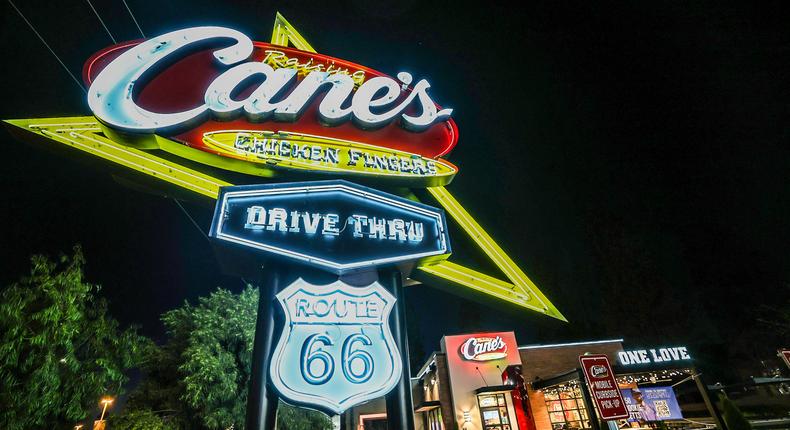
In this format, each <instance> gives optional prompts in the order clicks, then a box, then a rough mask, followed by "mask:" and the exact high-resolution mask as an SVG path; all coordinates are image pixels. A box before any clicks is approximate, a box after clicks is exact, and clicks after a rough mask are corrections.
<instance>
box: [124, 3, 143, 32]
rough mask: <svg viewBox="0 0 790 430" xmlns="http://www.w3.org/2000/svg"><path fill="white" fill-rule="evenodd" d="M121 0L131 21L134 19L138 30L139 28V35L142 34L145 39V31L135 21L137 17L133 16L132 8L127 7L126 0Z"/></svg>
mask: <svg viewBox="0 0 790 430" xmlns="http://www.w3.org/2000/svg"><path fill="white" fill-rule="evenodd" d="M121 1H122V2H123V5H124V6H126V10H127V11H128V12H129V15H130V16H131V17H132V21H134V25H136V26H137V29H138V30H140V35H141V36H143V39H145V33H143V29H142V28H140V24H138V23H137V18H135V17H134V14H133V13H132V10H131V9H129V5H128V4H126V0H121Z"/></svg>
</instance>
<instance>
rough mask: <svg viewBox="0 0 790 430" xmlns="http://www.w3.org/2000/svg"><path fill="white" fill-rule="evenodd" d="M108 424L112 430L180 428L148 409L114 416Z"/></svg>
mask: <svg viewBox="0 0 790 430" xmlns="http://www.w3.org/2000/svg"><path fill="white" fill-rule="evenodd" d="M108 422H109V423H108V425H107V427H108V428H110V429H112V430H178V429H179V428H180V427H179V424H178V423H176V422H174V420H173V419H172V418H168V417H164V418H163V417H162V416H160V415H157V414H156V413H155V412H153V411H150V410H148V409H144V410H132V411H128V412H125V413H123V414H121V415H113V416H110V418H109V419H108Z"/></svg>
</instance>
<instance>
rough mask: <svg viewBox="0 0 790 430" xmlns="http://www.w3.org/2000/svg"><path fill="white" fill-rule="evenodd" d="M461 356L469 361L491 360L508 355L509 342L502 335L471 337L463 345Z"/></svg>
mask: <svg viewBox="0 0 790 430" xmlns="http://www.w3.org/2000/svg"><path fill="white" fill-rule="evenodd" d="M460 352H461V357H463V358H464V359H465V360H469V361H489V360H498V359H501V358H505V357H507V344H506V343H505V341H504V340H502V338H501V337H500V336H496V337H470V338H469V339H467V340H466V341H465V342H464V343H463V344H462V345H461V351H460Z"/></svg>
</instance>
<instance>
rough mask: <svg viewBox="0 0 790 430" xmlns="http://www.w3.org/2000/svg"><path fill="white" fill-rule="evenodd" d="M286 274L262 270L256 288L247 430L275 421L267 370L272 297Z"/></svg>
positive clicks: (274, 400) (269, 426) (273, 395)
mask: <svg viewBox="0 0 790 430" xmlns="http://www.w3.org/2000/svg"><path fill="white" fill-rule="evenodd" d="M285 274H286V271H285V270H284V269H283V268H275V267H272V268H264V269H263V277H262V279H261V282H260V285H259V286H258V294H259V296H258V318H257V320H256V322H255V341H254V342H255V343H254V344H253V349H252V376H251V377H250V388H249V392H248V394H247V421H246V428H247V429H250V430H270V429H274V428H275V424H276V421H277V404H278V402H279V399H278V397H277V393H276V392H275V391H274V390H272V389H271V387H270V383H269V372H268V369H269V366H270V364H271V357H272V348H273V345H274V339H275V333H276V331H275V327H276V325H277V322H276V318H275V308H274V306H275V303H274V302H275V300H276V298H275V296H276V295H277V293H278V292H279V291H280V290H281V289H282V283H283V281H284V279H283V278H284V276H285Z"/></svg>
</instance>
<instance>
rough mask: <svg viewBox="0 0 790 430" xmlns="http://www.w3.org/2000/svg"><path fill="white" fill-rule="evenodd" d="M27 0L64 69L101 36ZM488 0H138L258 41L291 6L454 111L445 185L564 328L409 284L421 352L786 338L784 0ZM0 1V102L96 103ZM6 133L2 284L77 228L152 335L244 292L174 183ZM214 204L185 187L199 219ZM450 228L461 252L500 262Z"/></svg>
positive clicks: (103, 274) (175, 23)
mask: <svg viewBox="0 0 790 430" xmlns="http://www.w3.org/2000/svg"><path fill="white" fill-rule="evenodd" d="M17 3H18V5H19V7H20V9H21V10H22V11H23V12H24V13H25V14H26V16H27V17H28V18H29V19H30V20H31V21H32V22H33V24H34V25H35V26H36V28H37V29H38V30H39V31H40V32H41V33H42V35H43V36H44V38H45V39H46V40H47V41H48V42H49V43H50V44H51V45H52V47H53V49H54V50H55V52H57V53H58V54H59V55H60V56H61V57H62V59H63V61H64V62H65V63H66V65H67V66H68V67H69V69H70V70H71V71H72V72H74V73H75V74H79V72H80V70H81V67H82V63H83V62H84V61H85V59H87V58H88V57H89V56H90V55H91V54H92V53H93V52H95V51H97V50H99V49H101V48H103V47H105V46H107V45H110V44H111V41H110V39H109V36H107V34H106V33H105V32H104V31H103V29H102V27H101V25H100V23H99V22H98V20H97V19H96V17H95V16H94V15H93V14H92V12H91V10H90V9H89V7H88V5H87V4H86V3H85V2H84V1H81V0H64V1H60V2H44V1H24V2H23V1H17ZM93 3H94V5H95V6H96V8H97V9H98V11H99V12H100V13H101V15H102V18H104V20H105V22H106V23H107V25H108V27H109V28H110V30H111V31H112V33H113V34H114V36H115V37H116V38H117V39H118V40H128V39H134V38H138V37H139V34H138V33H137V31H136V28H135V27H134V25H133V23H132V21H131V19H130V18H129V15H128V14H127V13H126V11H125V9H124V7H123V4H122V3H121V2H120V1H115V0H113V1H110V0H94V2H93ZM488 3H489V2H480V3H479V4H478V6H477V7H469V8H460V7H459V6H458V5H459V4H460V3H459V2H445V3H440V2H416V1H413V0H402V1H399V2H397V3H396V4H395V5H386V4H379V3H378V2H369V1H361V0H359V1H351V2H343V1H341V2H333V3H330V4H327V3H325V2H321V3H318V2H317V3H311V2H301V1H289V2H284V3H283V4H281V5H276V4H275V3H273V2H242V1H222V2H220V1H216V0H215V1H192V2H187V1H183V0H158V1H156V2H149V1H142V0H128V4H129V6H130V7H131V8H132V10H133V11H134V12H135V15H136V17H137V18H138V20H139V22H140V25H141V26H142V28H143V30H144V31H145V32H146V34H147V35H149V36H151V35H158V34H161V33H164V32H167V31H170V30H174V29H177V28H183V27H187V26H194V25H205V24H212V25H225V26H230V27H233V28H236V29H239V30H241V31H243V32H245V33H246V34H248V35H249V36H251V37H252V38H253V39H256V40H263V41H267V40H268V38H269V36H270V34H271V24H272V21H273V18H274V14H275V11H277V10H279V11H280V12H282V13H283V14H284V15H285V16H286V17H287V18H288V19H289V20H290V21H291V22H292V23H293V24H294V25H295V26H297V28H299V29H300V31H301V32H302V34H303V35H305V36H306V37H307V38H308V40H309V41H310V42H311V43H312V45H313V46H314V47H315V48H316V49H317V50H318V51H319V52H321V53H324V54H328V55H332V56H336V57H339V58H343V59H348V60H351V61H354V62H357V63H360V64H363V65H366V66H369V67H372V68H374V69H377V70H380V71H382V72H385V73H388V74H395V73H396V72H398V71H401V70H409V71H411V72H413V73H414V74H415V77H417V78H420V77H425V78H427V79H429V80H430V82H431V84H432V88H431V94H432V96H433V98H434V99H435V100H436V101H437V102H438V103H440V104H442V105H444V106H448V107H452V108H454V109H455V111H454V114H453V116H454V118H455V121H456V122H457V124H458V126H459V128H460V136H461V137H460V141H459V143H458V146H457V147H456V149H455V151H454V152H453V153H452V154H451V156H450V160H451V161H452V162H454V163H455V164H457V165H458V166H459V167H460V168H461V172H460V174H459V175H458V176H457V178H456V179H455V181H454V182H453V184H452V185H451V186H450V190H451V191H452V192H453V193H454V194H455V195H456V197H457V198H458V199H459V200H460V201H461V202H462V203H464V205H465V206H466V207H467V209H468V210H469V211H470V212H472V213H473V214H475V215H476V216H477V217H478V221H479V222H480V223H481V224H482V225H483V226H484V227H486V228H487V229H488V231H489V232H490V233H491V234H492V235H493V236H494V237H495V238H496V239H498V240H499V242H500V244H501V245H502V246H503V248H504V249H505V250H506V251H508V252H509V253H510V255H511V256H512V257H513V258H514V259H515V260H516V261H517V262H518V263H519V264H520V265H521V267H522V268H523V269H524V270H525V271H526V272H527V273H528V274H529V275H530V276H531V277H532V279H533V280H534V281H535V282H536V283H537V284H538V285H539V286H540V287H541V289H542V290H543V291H544V293H545V294H546V295H547V296H548V297H549V298H550V299H551V300H552V301H553V302H554V303H555V304H556V305H557V307H558V308H559V309H560V310H561V311H562V312H563V313H564V314H565V315H566V316H567V317H568V319H569V320H570V321H571V322H570V323H569V324H564V323H561V322H558V321H555V320H551V319H548V318H543V317H540V316H538V315H533V314H531V313H528V312H524V311H519V310H517V309H513V308H509V307H508V306H505V305H499V306H496V307H493V306H491V305H489V304H482V305H480V304H476V303H475V302H473V301H469V300H466V299H461V298H457V297H456V296H454V295H448V294H447V292H446V291H444V290H438V289H435V288H433V287H428V286H421V287H415V288H413V289H410V290H409V291H408V300H409V302H410V303H411V304H412V305H413V310H414V312H412V314H413V316H412V318H413V322H414V324H413V327H415V328H416V327H419V330H415V329H413V330H412V334H414V332H416V331H419V336H420V341H421V342H422V344H423V345H424V348H425V350H426V351H427V350H432V349H436V348H438V341H439V338H440V336H441V335H442V334H445V333H447V334H449V333H457V332H461V331H471V330H477V329H505V330H509V329H515V330H516V332H517V337H518V339H519V341H520V342H521V343H546V342H557V341H571V340H584V339H600V338H612V337H617V338H619V337H625V338H626V341H627V342H628V343H630V344H632V345H644V346H656V345H668V344H672V345H676V344H689V345H690V347H691V349H692V351H696V353H697V355H698V356H699V357H701V362H702V363H703V364H705V365H708V366H710V367H712V368H724V367H726V366H728V365H731V364H737V365H739V366H741V365H745V366H747V367H748V365H754V364H755V363H757V360H758V359H767V360H769V361H770V360H771V359H772V351H774V350H775V349H776V347H778V346H780V344H781V343H785V344H787V343H790V342H788V339H781V338H779V337H778V336H777V335H776V334H775V333H774V332H773V331H772V330H770V329H769V328H768V327H767V326H762V325H760V324H759V323H758V322H757V320H758V319H759V318H769V319H770V318H771V315H770V313H769V311H767V310H766V309H765V308H764V307H765V306H777V305H779V304H781V303H788V296H790V286H788V285H790V263H789V262H788V260H789V258H788V257H789V256H790V228H789V227H788V221H787V220H788V218H790V188H789V187H788V186H787V184H788V179H790V177H789V176H790V175H788V172H790V149H788V142H789V141H790V132H789V131H788V130H790V127H788V125H787V124H788V117H790V81H788V79H787V71H788V70H790V67H788V66H789V65H790V64H789V63H790V55H789V54H790V32H788V30H787V22H788V18H790V14H788V11H787V9H785V8H782V7H780V5H781V2H759V3H757V2H755V3H756V4H741V5H736V6H731V5H725V4H722V3H721V2H680V1H678V2H662V1H650V2H622V3H620V4H613V3H599V2H571V3H569V2H557V1H546V2H540V3H529V4H526V5H524V4H522V5H520V6H519V7H515V6H496V5H490V4H488ZM2 7H3V15H2V30H0V31H2V33H3V34H2V36H3V38H2V40H3V41H4V42H5V43H4V50H5V55H4V58H5V61H4V64H3V68H2V73H3V80H2V82H3V89H4V91H3V103H2V104H1V105H0V117H2V118H19V117H48V116H53V117H54V116H72V115H84V114H88V113H89V111H88V109H87V103H86V102H85V97H84V94H83V93H82V91H81V90H80V89H79V88H78V87H77V86H76V85H75V84H74V82H73V81H71V78H69V76H68V75H67V74H66V73H65V72H64V71H63V70H62V68H61V67H60V65H59V64H58V63H57V61H56V60H55V59H54V57H53V56H52V55H51V54H49V52H47V51H46V49H45V48H44V47H43V45H42V44H41V43H40V41H39V40H38V39H36V38H35V36H34V35H33V33H32V32H31V31H30V29H29V28H28V27H27V26H26V25H25V24H24V22H23V21H22V20H21V19H20V17H19V16H18V15H16V13H15V12H14V11H13V10H12V9H11V7H10V6H9V5H8V4H7V3H5V2H4V3H3V6H2ZM0 145H2V149H3V154H4V160H5V163H4V165H3V169H2V173H1V174H0V175H1V176H0V178H2V182H1V183H2V184H3V192H4V193H5V197H6V199H5V201H6V210H4V211H2V215H0V217H1V218H0V225H3V227H4V230H5V231H4V233H3V236H2V243H1V246H0V264H1V265H2V266H0V267H1V268H0V277H1V279H0V280H1V281H2V284H4V285H5V284H8V283H9V282H11V281H13V280H14V279H16V278H17V277H18V276H19V275H21V274H22V273H24V272H25V271H26V270H27V268H28V258H29V256H30V255H31V254H33V253H47V254H52V255H54V254H57V253H58V252H62V251H68V250H70V249H71V247H72V246H73V245H74V244H75V243H81V244H82V245H83V248H84V251H85V254H86V257H87V261H88V270H87V272H88V277H89V279H90V280H91V281H93V282H96V283H100V284H102V285H103V286H104V289H103V291H102V293H103V294H104V295H105V296H106V297H108V298H109V299H110V300H111V302H112V306H111V310H112V312H113V314H114V315H115V316H117V318H118V319H120V320H121V321H122V322H123V323H126V324H129V323H136V324H141V325H142V331H143V332H144V333H146V334H149V335H152V336H155V337H161V335H162V326H161V324H160V323H159V321H158V316H159V314H161V313H162V312H163V311H166V310H168V309H172V308H173V307H175V306H178V305H179V304H181V303H182V302H183V301H184V300H185V299H187V300H194V299H195V298H197V297H199V296H201V295H205V294H207V293H208V292H210V291H212V290H213V289H214V288H216V287H217V286H222V287H225V288H230V289H233V290H238V289H240V288H241V285H242V283H241V281H240V280H239V279H236V278H231V277H224V276H222V275H221V274H220V273H219V268H218V266H217V264H216V262H215V260H214V256H213V254H212V251H211V249H210V248H209V246H208V243H207V241H206V239H205V238H204V237H203V236H202V235H201V233H200V232H199V231H198V230H197V229H196V228H195V227H194V226H193V225H192V224H191V223H190V221H189V220H188V219H187V218H186V217H185V216H184V215H183V214H182V213H181V211H180V210H179V208H178V206H176V205H175V204H174V203H173V201H172V200H168V199H165V198H162V197H159V196H156V195H152V194H146V193H143V192H139V191H136V190H133V189H130V188H129V187H127V186H123V185H120V184H119V183H118V182H117V181H114V180H113V177H112V176H111V175H110V174H109V173H108V172H107V171H105V170H103V169H101V168H99V167H98V166H97V165H93V164H88V163H84V162H82V161H81V160H82V159H80V158H74V157H63V156H62V155H58V154H50V153H48V152H46V151H42V150H39V149H37V148H36V147H35V146H33V145H29V144H25V143H22V142H19V141H17V140H15V139H13V138H12V137H11V136H10V135H9V134H8V133H7V132H5V131H3V132H2V135H0ZM211 206H212V203H211V202H208V201H202V202H201V201H200V199H197V200H195V201H194V202H187V203H186V208H187V210H189V211H190V213H191V214H192V215H193V216H194V217H195V218H196V220H197V221H198V223H200V224H201V227H203V228H204V229H207V226H208V222H209V220H210V216H211ZM458 236H459V235H458V234H456V235H455V236H454V237H453V239H454V241H455V243H456V246H455V251H456V253H457V255H456V256H455V257H454V258H458V259H459V261H463V262H469V263H470V264H473V265H477V267H481V268H487V267H488V265H487V264H486V263H485V262H484V261H480V259H479V258H478V257H479V256H478V255H477V254H476V253H475V252H474V250H473V249H471V248H470V247H468V246H467V243H466V242H465V241H464V238H462V237H458ZM437 303H441V304H442V306H441V309H442V310H441V311H437V310H436V306H437ZM503 309H504V310H505V311H506V312H505V313H504V314H503V313H502V312H501V310H503ZM714 358H715V359H714ZM744 371H746V370H744ZM748 371H750V372H751V371H754V372H757V371H758V370H757V369H748Z"/></svg>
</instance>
